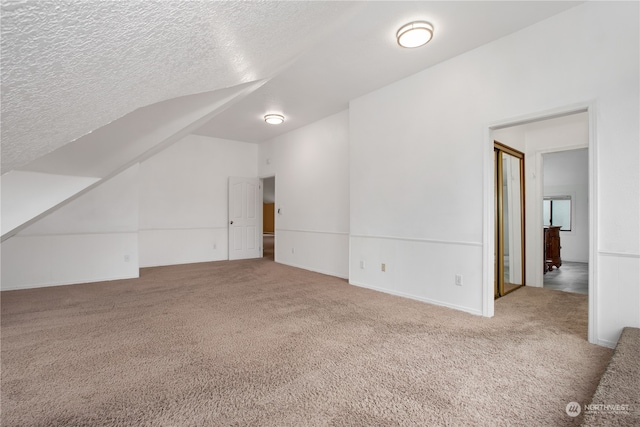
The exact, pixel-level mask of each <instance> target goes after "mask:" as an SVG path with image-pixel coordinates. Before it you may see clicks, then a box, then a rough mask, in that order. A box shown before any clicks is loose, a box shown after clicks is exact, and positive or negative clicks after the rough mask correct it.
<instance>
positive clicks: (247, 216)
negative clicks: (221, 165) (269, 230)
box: [229, 177, 262, 260]
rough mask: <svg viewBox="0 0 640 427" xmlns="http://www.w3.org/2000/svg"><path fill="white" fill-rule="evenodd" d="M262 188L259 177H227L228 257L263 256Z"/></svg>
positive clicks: (232, 258) (231, 258)
mask: <svg viewBox="0 0 640 427" xmlns="http://www.w3.org/2000/svg"><path fill="white" fill-rule="evenodd" d="M261 192H262V188H261V186H260V179H259V178H239V177H229V259H230V260H234V259H247V258H260V257H261V256H262V194H261Z"/></svg>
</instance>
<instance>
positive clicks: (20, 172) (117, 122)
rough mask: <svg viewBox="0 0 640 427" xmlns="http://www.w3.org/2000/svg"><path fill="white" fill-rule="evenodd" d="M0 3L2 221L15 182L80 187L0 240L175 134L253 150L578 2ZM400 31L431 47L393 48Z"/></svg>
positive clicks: (20, 220) (13, 202)
mask: <svg viewBox="0 0 640 427" xmlns="http://www.w3.org/2000/svg"><path fill="white" fill-rule="evenodd" d="M1 1H2V17H1V21H0V24H1V36H2V39H1V52H0V54H1V61H2V68H1V82H2V99H1V120H2V122H1V138H2V176H3V179H2V187H3V203H2V211H3V217H5V218H6V217H7V215H13V213H14V212H9V211H20V210H21V207H20V206H19V205H20V203H23V202H19V201H17V200H18V199H19V198H20V197H22V200H24V199H25V197H24V196H20V195H21V194H23V193H24V191H23V190H22V187H21V181H23V180H31V182H32V183H33V182H44V181H46V182H49V183H53V182H56V180H47V179H44V178H42V177H38V176H36V175H34V174H43V173H46V174H53V175H60V176H67V177H78V182H76V184H75V185H73V186H71V185H69V186H68V188H67V189H66V190H65V191H62V189H61V190H60V191H59V194H60V196H59V197H58V198H54V199H55V200H54V199H51V197H49V196H50V195H51V193H52V192H53V190H52V189H49V188H45V187H42V186H41V185H39V184H38V185H32V186H31V187H29V188H32V189H33V190H30V191H33V194H30V195H29V199H36V198H38V197H40V196H42V197H44V196H48V197H45V198H47V199H51V200H49V201H48V202H47V203H46V204H43V205H42V206H44V207H38V208H37V209H34V210H33V212H30V213H28V214H23V213H20V212H19V213H20V215H18V216H15V221H14V222H12V224H11V226H10V227H9V226H8V227H5V224H4V222H5V221H3V226H2V237H3V240H4V239H6V238H8V237H9V236H10V235H12V233H15V232H17V230H18V229H19V226H20V224H22V226H25V225H26V224H27V223H28V221H34V220H36V219H37V218H39V217H41V216H42V215H44V214H46V213H47V212H50V211H51V209H55V208H56V207H57V206H59V205H60V204H61V203H64V201H65V200H68V199H69V197H70V196H69V194H78V192H79V191H84V190H78V189H85V190H86V188H88V187H87V185H97V184H99V182H101V181H102V180H105V179H109V177H111V176H114V174H116V173H118V171H121V170H123V169H124V168H126V167H127V166H129V165H131V164H133V163H135V162H137V161H141V160H144V159H145V158H148V157H149V156H151V155H153V154H155V153H156V152H158V151H159V150H161V149H163V148H164V147H166V146H168V145H169V144H171V143H173V142H175V141H177V140H179V139H180V138H181V137H183V136H185V135H187V134H189V133H196V134H200V135H206V136H212V137H219V138H225V139H232V140H237V141H244V142H255V143H259V142H261V141H265V140H268V139H271V138H273V137H275V136H277V135H279V134H282V133H285V132H288V131H290V130H293V129H295V128H298V127H300V126H303V125H306V124H309V123H311V122H314V121H316V120H319V119H321V118H323V117H326V116H328V115H330V114H333V113H336V112H338V111H341V110H344V109H345V108H347V107H348V103H349V101H350V100H352V99H354V98H356V97H359V96H362V95H364V94H366V93H368V92H371V91H373V90H376V89H378V88H380V87H383V86H385V85H388V84H390V83H392V82H394V81H397V80H399V79H401V78H404V77H406V76H409V75H411V74H414V73H416V72H418V71H420V70H423V69H425V68H428V67H431V66H434V65H436V64H438V63H439V62H442V61H445V60H447V59H450V58H453V57H455V56H457V55H459V54H461V53H464V52H466V51H469V50H471V49H473V48H475V47H478V46H481V45H483V44H486V43H489V42H491V41H493V40H495V39H497V38H500V37H503V36H506V35H508V34H510V33H513V32H515V31H517V30H519V29H522V28H524V27H527V26H529V25H532V24H534V23H536V22H538V21H540V20H543V19H545V18H547V17H550V16H552V15H555V14H557V13H561V12H562V11H564V10H566V9H568V8H570V7H573V6H575V5H577V4H579V3H581V2H573V1H562V2H556V1H545V2H541V1H513V2H509V1H496V2H485V1H469V2H459V1H443V2H431V1H425V2H418V1H410V2H403V1H390V2H378V1H375V2H374V1H371V2H366V1H356V2H347V1H224V2H223V1H209V0H194V1H184V0H165V1H151V0H148V1H147V0H127V1H108V0H106V1H79V0H55V1H50V0H1ZM413 20H426V21H429V22H431V23H432V24H433V26H434V27H435V31H434V38H433V40H432V41H431V42H430V43H429V44H427V45H426V46H424V47H421V48H416V49H403V48H400V47H399V46H398V44H397V43H396V40H395V33H396V31H397V30H398V28H399V27H400V26H402V25H403V24H405V23H407V22H409V21H413ZM268 112H278V113H282V114H284V115H285V116H286V121H285V123H284V124H283V125H280V126H271V125H267V124H265V123H264V120H263V116H264V115H265V114H266V113H268ZM12 171H13V172H14V173H13V174H12V176H11V177H10V179H7V178H9V177H7V176H6V175H7V173H9V172H12ZM86 178H91V179H89V180H87V179H86ZM68 181H69V180H67V179H64V180H60V182H68ZM91 182H93V183H94V184H88V183H91ZM96 183H97V184H96ZM52 185H53V184H52ZM38 188H40V192H41V193H42V194H41V195H40V196H39V195H38V194H37V189H38ZM45 193H46V194H45ZM4 194H14V195H17V196H16V197H18V199H7V198H5V196H4ZM71 197H72V196H71ZM22 210H23V211H24V209H22ZM7 212H8V213H7ZM34 212H39V213H35V214H34ZM16 224H17V225H16Z"/></svg>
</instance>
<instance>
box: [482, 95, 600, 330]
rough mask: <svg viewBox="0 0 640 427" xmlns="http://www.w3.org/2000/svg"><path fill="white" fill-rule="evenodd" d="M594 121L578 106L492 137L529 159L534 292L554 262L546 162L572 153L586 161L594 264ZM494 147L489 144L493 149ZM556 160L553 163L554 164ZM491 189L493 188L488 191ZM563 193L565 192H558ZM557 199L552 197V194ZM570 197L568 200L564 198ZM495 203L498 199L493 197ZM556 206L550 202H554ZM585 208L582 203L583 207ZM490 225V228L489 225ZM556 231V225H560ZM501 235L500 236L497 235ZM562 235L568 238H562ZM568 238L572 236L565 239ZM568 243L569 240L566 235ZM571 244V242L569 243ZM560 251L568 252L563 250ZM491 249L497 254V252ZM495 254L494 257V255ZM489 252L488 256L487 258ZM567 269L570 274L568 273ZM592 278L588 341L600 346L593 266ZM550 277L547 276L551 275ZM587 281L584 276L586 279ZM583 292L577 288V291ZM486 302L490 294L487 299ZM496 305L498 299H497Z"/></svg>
mask: <svg viewBox="0 0 640 427" xmlns="http://www.w3.org/2000/svg"><path fill="white" fill-rule="evenodd" d="M593 119H594V113H593V111H592V109H591V106H590V105H585V106H582V107H577V106H574V107H572V108H571V109H567V110H564V111H562V110H556V111H552V112H548V113H544V114H542V113H541V114H539V115H531V116H527V117H522V118H520V119H517V120H510V121H505V122H502V123H499V124H495V125H493V126H491V127H490V133H489V137H490V140H489V141H491V142H493V141H494V140H499V141H500V142H502V143H504V144H508V145H509V146H511V147H514V148H516V149H518V150H520V151H522V152H523V153H525V170H526V175H525V186H526V188H527V192H526V196H525V216H526V218H527V221H526V224H525V241H526V254H527V257H526V277H525V284H526V285H527V286H532V287H545V283H544V282H545V276H548V275H549V263H548V262H547V261H548V260H549V258H548V257H547V253H546V252H545V250H546V249H547V248H546V247H545V239H544V237H545V227H544V219H543V216H544V212H543V207H544V199H545V188H544V187H545V185H544V170H543V168H544V163H545V156H548V155H551V154H554V153H561V152H568V151H576V152H577V151H580V150H581V151H580V153H581V154H582V156H583V157H584V156H586V159H587V161H586V163H587V164H586V171H583V172H584V173H586V177H587V179H586V182H587V184H586V185H585V188H584V189H583V190H584V192H582V193H581V194H583V195H584V197H578V196H577V193H576V195H575V200H576V201H577V199H581V201H582V202H586V203H587V208H586V210H585V212H586V213H587V214H588V215H586V218H583V219H582V221H584V223H585V224H583V225H584V227H585V231H586V236H583V243H582V246H583V248H582V249H583V250H585V251H586V254H587V255H586V256H587V259H586V261H587V262H588V263H591V262H592V260H593V257H594V254H595V247H596V246H595V244H594V238H593V235H595V232H594V230H595V227H596V224H597V221H596V218H595V213H596V211H595V209H594V206H596V205H597V203H596V200H595V197H596V193H595V192H594V191H593V189H592V185H593V180H594V175H593V174H594V167H593V165H594V164H595V160H594V159H595V155H596V151H595V148H594V143H595V140H594V139H593V131H592V130H593V126H594V125H593ZM489 141H487V142H488V143H489ZM549 158H551V157H547V159H549ZM487 188H488V187H487ZM556 190H558V191H559V190H560V189H556ZM561 193H563V194H559V193H558V192H556V193H555V194H553V195H555V196H558V198H557V199H563V198H564V199H566V196H567V195H572V193H571V192H569V193H567V191H561ZM547 195H548V196H551V195H552V194H551V193H547ZM560 196H565V197H560ZM491 198H492V199H493V198H494V195H492V197H491ZM548 200H550V198H549V199H548ZM582 202H581V203H582ZM562 204H563V202H559V204H558V205H557V206H556V210H557V211H558V210H559V211H562V209H563V206H561V205H562ZM493 222H494V221H493V220H492V221H491V224H490V225H492V226H493V227H491V226H489V227H488V229H489V230H491V231H494V230H493V229H494V228H495V225H494V224H493ZM488 225H489V223H488ZM554 225H555V224H554ZM494 232H495V231H494ZM561 233H566V231H565V232H561ZM565 235H566V234H565ZM560 237H561V238H562V237H563V235H562V234H560ZM565 240H566V239H565ZM560 246H564V245H563V244H560ZM490 249H494V248H491V247H490ZM492 252H493V251H492ZM487 254H488V252H485V256H486V255H487ZM561 262H562V266H561V267H560V271H561V272H562V273H563V275H564V276H568V274H567V273H569V271H568V270H569V269H568V268H566V269H565V267H567V266H568V264H566V261H565V260H562V261H561ZM563 269H564V270H563ZM553 270H554V272H556V271H557V270H558V268H557V266H553ZM587 270H588V272H587V275H586V281H587V282H586V292H585V293H588V299H587V300H586V304H587V314H586V315H587V316H588V338H589V341H590V342H594V341H595V340H594V337H595V333H594V330H593V325H594V321H595V315H596V313H597V307H596V302H597V300H596V298H595V296H594V295H593V292H592V290H593V289H594V287H595V284H594V281H595V275H594V273H593V271H594V269H593V268H591V266H590V265H587ZM545 272H546V274H545ZM580 275H581V276H582V273H581V274H580ZM488 285H489V284H488V283H487V285H485V292H486V291H487V290H488V289H490V288H489V286H488ZM575 287H577V286H575ZM484 295H485V298H486V297H488V294H487V293H485V294H484ZM492 300H493V298H492ZM487 303H488V304H489V310H488V312H489V313H490V314H492V313H493V301H488V298H487Z"/></svg>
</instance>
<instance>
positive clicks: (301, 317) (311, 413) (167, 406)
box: [1, 260, 612, 426]
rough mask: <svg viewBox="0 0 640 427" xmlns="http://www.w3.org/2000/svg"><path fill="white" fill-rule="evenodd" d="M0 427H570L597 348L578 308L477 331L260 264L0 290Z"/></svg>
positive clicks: (528, 300)
mask: <svg viewBox="0 0 640 427" xmlns="http://www.w3.org/2000/svg"><path fill="white" fill-rule="evenodd" d="M1 303H2V425H3V426H72V425H77V426H80V425H82V426H93V425H114V426H116V425H117V426H141V425H145V426H205V425H207V426H221V425H239V426H244V425H251V426H370V425H375V426H392V425H402V426H414V425H419V426H434V425H464V426H470V425H487V426H489V425H490V426H499V425H503V426H508V425H509V426H511V425H537V426H562V425H577V424H579V423H580V421H581V416H579V417H577V418H571V417H569V416H568V415H567V414H566V412H565V408H566V405H567V403H568V402H571V401H577V402H580V403H582V404H584V403H588V402H589V401H590V399H591V396H592V394H593V392H594V390H595V388H596V385H597V382H598V380H599V378H600V376H601V375H602V372H603V371H604V369H605V367H606V365H607V363H608V361H609V359H610V357H611V354H612V351H611V350H609V349H606V348H602V347H598V346H594V345H591V344H588V343H587V342H586V318H587V316H586V307H587V299H586V296H585V295H579V294H569V293H565V292H559V291H552V290H546V289H538V288H523V289H520V290H518V291H515V292H513V293H511V294H509V295H507V296H505V297H504V298H502V299H500V300H498V301H497V303H496V316H495V317H494V318H491V319H487V318H482V317H477V316H472V315H469V314H465V313H462V312H458V311H454V310H451V309H446V308H441V307H436V306H433V305H429V304H425V303H421V302H417V301H412V300H408V299H404V298H399V297H394V296H390V295H386V294H383V293H378V292H374V291H370V290H366V289H361V288H357V287H354V286H350V285H348V284H347V283H346V282H345V281H344V280H340V279H336V278H333V277H329V276H324V275H321V274H316V273H311V272H307V271H304V270H299V269H295V268H291V267H287V266H282V265H279V264H276V263H273V262H271V261H268V260H250V261H233V262H217V263H203V264H192V265H183V266H173V267H160V268H150V269H144V270H142V273H141V278H140V279H136V280H122V281H114V282H107V283H97V284H84V285H74V286H63V287H56V288H42V289H34V290H23V291H10V292H4V293H2V302H1Z"/></svg>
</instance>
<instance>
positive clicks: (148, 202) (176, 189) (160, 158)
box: [140, 135, 258, 267]
mask: <svg viewBox="0 0 640 427" xmlns="http://www.w3.org/2000/svg"><path fill="white" fill-rule="evenodd" d="M257 155H258V147H257V145H255V144H249V143H244V142H238V141H229V140H223V139H216V138H209V137H206V136H199V135H189V136H187V137H185V138H184V139H182V140H181V141H179V142H177V143H175V144H174V145H172V146H171V147H169V148H167V149H166V150H164V151H162V152H160V153H159V154H156V155H155V156H154V157H152V158H150V159H148V160H146V161H144V162H142V163H141V164H140V266H141V267H150V266H158V265H171V264H185V263H193V262H205V261H215V260H225V259H228V231H227V230H228V215H229V212H228V202H227V201H228V180H229V176H240V177H256V176H257V164H258V160H257Z"/></svg>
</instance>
